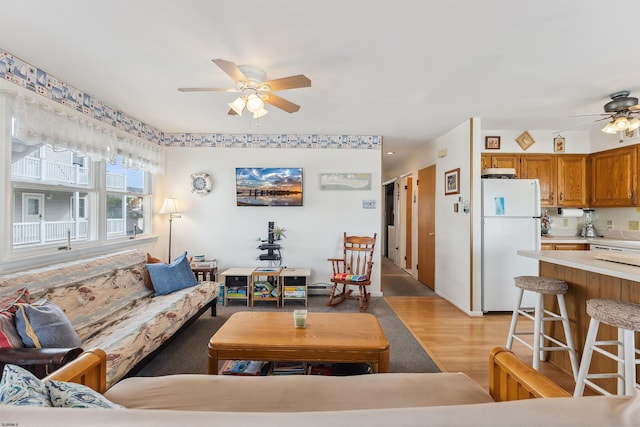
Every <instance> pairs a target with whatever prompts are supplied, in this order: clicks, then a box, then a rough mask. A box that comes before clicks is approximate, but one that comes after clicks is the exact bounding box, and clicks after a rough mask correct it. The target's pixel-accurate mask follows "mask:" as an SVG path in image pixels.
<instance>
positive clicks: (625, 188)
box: [591, 146, 638, 207]
mask: <svg viewBox="0 0 640 427" xmlns="http://www.w3.org/2000/svg"><path fill="white" fill-rule="evenodd" d="M637 187H638V154H637V148H636V146H631V147H623V148H616V149H613V150H607V151H601V152H599V153H594V154H592V155H591V206H593V207H609V206H637V204H638V194H637Z"/></svg>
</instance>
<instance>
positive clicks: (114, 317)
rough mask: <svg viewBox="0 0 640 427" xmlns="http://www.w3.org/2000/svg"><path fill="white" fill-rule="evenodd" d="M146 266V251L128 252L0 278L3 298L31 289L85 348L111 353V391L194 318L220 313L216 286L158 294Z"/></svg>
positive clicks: (108, 367) (209, 284)
mask: <svg viewBox="0 0 640 427" xmlns="http://www.w3.org/2000/svg"><path fill="white" fill-rule="evenodd" d="M146 262H147V254H146V253H145V252H143V251H141V250H127V251H122V252H118V253H113V254H108V255H103V256H97V257H93V258H87V259H81V260H77V261H72V262H67V263H63V264H58V265H54V266H48V267H43V268H39V269H34V270H28V271H24V272H19V273H13V274H6V275H3V276H0V300H2V299H6V298H10V297H11V296H12V295H16V294H18V293H19V290H20V289H21V288H27V289H28V290H29V293H30V299H31V301H32V302H33V301H36V300H37V299H40V298H46V299H48V300H49V301H51V302H53V303H54V304H56V305H57V306H59V307H60V308H61V309H62V310H63V311H64V313H65V314H66V316H67V318H68V319H69V321H70V322H71V325H72V326H73V328H74V329H75V331H76V332H77V333H78V335H79V337H80V338H81V339H82V345H81V346H82V348H85V349H86V348H101V349H104V350H105V352H106V353H107V365H106V370H107V372H106V382H107V388H108V387H110V386H111V385H113V384H115V383H116V382H117V381H118V380H120V379H121V378H123V377H124V376H125V375H126V374H127V373H128V372H129V371H131V370H132V369H134V367H136V365H138V364H139V363H140V362H142V361H143V359H145V357H147V356H149V355H150V354H151V353H152V352H154V351H156V350H157V349H158V348H159V347H160V346H161V345H162V344H163V343H165V342H166V341H167V340H168V339H169V338H171V337H172V336H173V335H174V334H175V333H176V332H177V331H178V330H179V329H180V328H181V327H183V325H185V324H187V323H188V322H189V321H190V320H191V319H195V318H197V317H198V316H199V315H200V314H202V313H203V312H204V311H206V310H207V309H208V308H209V307H210V308H211V314H212V315H215V304H216V300H217V296H218V292H219V291H218V289H219V285H218V284H217V283H215V282H200V283H198V284H197V285H195V286H192V287H187V288H184V289H179V290H177V291H175V292H172V293H169V294H167V295H156V294H155V292H154V291H153V289H152V287H147V286H145V281H146V282H147V284H148V281H149V276H148V274H147V273H146V268H145V263H146ZM2 350H4V349H0V352H1V351H2ZM17 350H20V349H17ZM203 351H205V349H203ZM3 361H4V362H5V363H8V362H9V360H7V359H6V358H3ZM11 363H15V364H20V363H19V361H16V360H12V361H11Z"/></svg>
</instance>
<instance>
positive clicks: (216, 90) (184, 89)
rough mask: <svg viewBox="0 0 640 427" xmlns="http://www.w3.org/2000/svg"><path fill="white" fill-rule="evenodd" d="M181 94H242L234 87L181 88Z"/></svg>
mask: <svg viewBox="0 0 640 427" xmlns="http://www.w3.org/2000/svg"><path fill="white" fill-rule="evenodd" d="M178 90H179V91H180V92H240V91H239V90H238V89H236V88H233V87H228V88H224V87H179V88H178Z"/></svg>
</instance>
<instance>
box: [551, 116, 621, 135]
mask: <svg viewBox="0 0 640 427" xmlns="http://www.w3.org/2000/svg"><path fill="white" fill-rule="evenodd" d="M575 117H577V116H575ZM603 120H609V117H603V118H601V119H597V120H594V121H592V122H587V123H580V124H579V125H575V126H571V127H569V128H566V129H562V130H559V131H556V132H554V134H559V133H561V132H565V131H568V130H571V129H575V128H579V127H582V126H586V125H590V124H593V123H598V122H601V121H603Z"/></svg>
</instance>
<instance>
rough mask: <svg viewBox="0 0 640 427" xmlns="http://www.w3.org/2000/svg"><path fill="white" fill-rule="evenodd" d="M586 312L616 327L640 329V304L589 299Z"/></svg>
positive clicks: (632, 329)
mask: <svg viewBox="0 0 640 427" xmlns="http://www.w3.org/2000/svg"><path fill="white" fill-rule="evenodd" d="M587 314H588V315H589V316H591V318H593V319H596V320H599V321H601V322H602V323H605V324H607V325H610V326H614V327H616V328H622V329H628V330H630V331H640V304H635V303H632V302H625V301H618V300H612V299H590V300H588V301H587Z"/></svg>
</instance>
